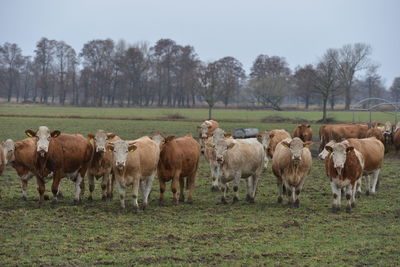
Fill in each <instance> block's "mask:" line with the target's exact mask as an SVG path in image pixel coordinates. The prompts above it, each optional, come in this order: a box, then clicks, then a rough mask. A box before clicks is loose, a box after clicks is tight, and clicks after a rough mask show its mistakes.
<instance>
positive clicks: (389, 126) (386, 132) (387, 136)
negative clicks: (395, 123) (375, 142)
mask: <svg viewBox="0 0 400 267" xmlns="http://www.w3.org/2000/svg"><path fill="white" fill-rule="evenodd" d="M383 136H384V137H385V142H386V141H388V140H389V139H390V138H391V136H392V123H391V122H390V121H387V122H385V126H384V130H383Z"/></svg>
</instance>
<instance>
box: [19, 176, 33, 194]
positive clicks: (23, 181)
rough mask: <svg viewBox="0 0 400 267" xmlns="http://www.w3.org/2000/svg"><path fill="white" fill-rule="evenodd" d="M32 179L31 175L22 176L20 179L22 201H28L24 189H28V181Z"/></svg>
mask: <svg viewBox="0 0 400 267" xmlns="http://www.w3.org/2000/svg"><path fill="white" fill-rule="evenodd" d="M31 177H32V175H24V176H22V177H21V189H22V199H23V200H28V194H27V193H26V189H27V187H28V180H29V179H30V178H31Z"/></svg>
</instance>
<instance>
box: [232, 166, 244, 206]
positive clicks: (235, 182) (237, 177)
mask: <svg viewBox="0 0 400 267" xmlns="http://www.w3.org/2000/svg"><path fill="white" fill-rule="evenodd" d="M241 176H242V174H241V173H236V174H235V179H233V194H234V196H233V199H232V203H236V202H238V201H239V184H240V177H241Z"/></svg>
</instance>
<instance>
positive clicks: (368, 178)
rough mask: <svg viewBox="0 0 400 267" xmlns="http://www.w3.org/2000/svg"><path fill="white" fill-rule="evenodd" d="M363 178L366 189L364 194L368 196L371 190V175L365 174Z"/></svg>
mask: <svg viewBox="0 0 400 267" xmlns="http://www.w3.org/2000/svg"><path fill="white" fill-rule="evenodd" d="M365 178H366V179H367V190H365V194H366V195H367V196H369V193H370V190H371V177H370V175H369V174H366V175H365Z"/></svg>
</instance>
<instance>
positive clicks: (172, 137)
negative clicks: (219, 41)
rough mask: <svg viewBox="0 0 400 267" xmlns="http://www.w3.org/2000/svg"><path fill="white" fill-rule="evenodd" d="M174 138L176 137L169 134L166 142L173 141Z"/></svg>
mask: <svg viewBox="0 0 400 267" xmlns="http://www.w3.org/2000/svg"><path fill="white" fill-rule="evenodd" d="M174 139H175V136H173V135H170V136H168V137H166V138H165V143H167V142H171V141H172V140H174Z"/></svg>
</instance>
